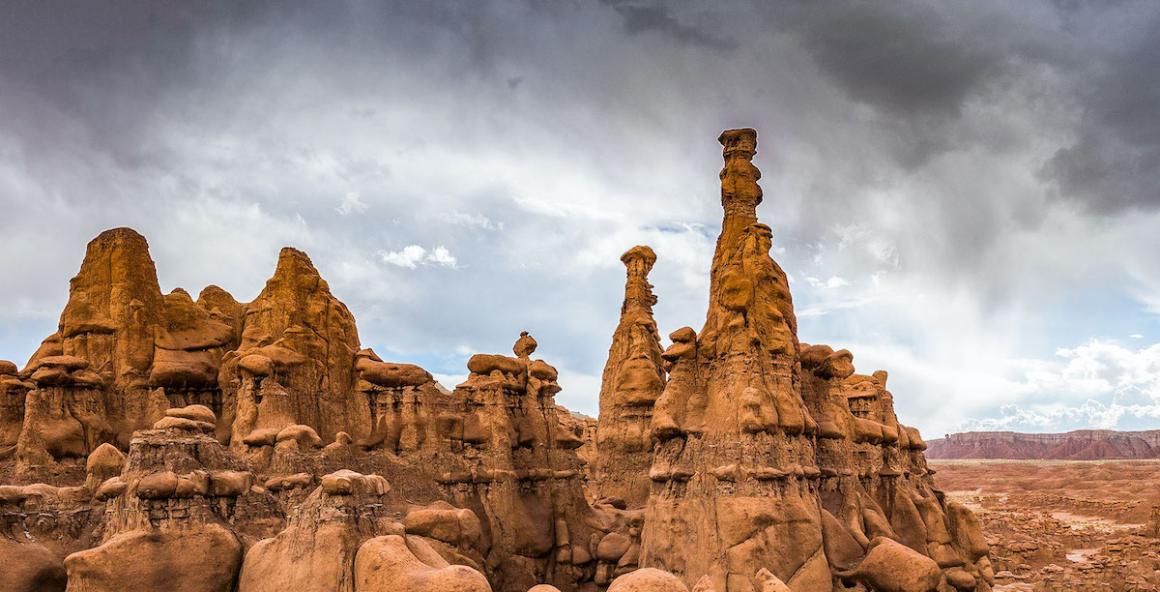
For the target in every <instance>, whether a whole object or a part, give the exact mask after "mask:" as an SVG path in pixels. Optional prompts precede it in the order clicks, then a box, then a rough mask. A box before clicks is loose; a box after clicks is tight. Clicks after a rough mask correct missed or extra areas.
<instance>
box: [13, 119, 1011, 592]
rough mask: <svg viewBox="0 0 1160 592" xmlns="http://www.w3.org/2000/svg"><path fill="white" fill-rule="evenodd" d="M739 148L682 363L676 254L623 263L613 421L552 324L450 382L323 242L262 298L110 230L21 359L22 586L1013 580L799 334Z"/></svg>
mask: <svg viewBox="0 0 1160 592" xmlns="http://www.w3.org/2000/svg"><path fill="white" fill-rule="evenodd" d="M720 141H721V143H722V145H723V147H724V150H723V156H724V159H725V167H724V169H723V170H722V172H721V204H722V207H723V209H724V219H723V223H722V229H721V236H720V237H719V239H718V241H717V245H716V251H715V254H714V258H713V262H712V267H711V272H710V299H709V307H708V311H707V313H706V318H705V323H704V325H703V327H702V329H701V331H700V333H699V334H698V333H697V332H696V331H694V330H693V329H692V328H690V327H683V328H679V329H676V330H675V331H672V332H671V333H669V339H670V340H671V345H669V347H668V348H667V349H663V350H662V346H661V340H660V337H659V336H660V331H659V329H658V327H657V324H656V321H655V320H654V318H653V311H652V309H653V306H654V305H655V304H656V302H657V300H656V297H655V295H654V294H653V287H652V286H651V285H650V284H649V282H648V274H649V271H650V269H651V268H652V266H653V264H654V263H655V261H656V254H655V253H653V251H652V250H651V249H650V248H648V247H643V246H638V247H633V248H632V249H630V250H629V251H628V252H626V253H625V254H624V256H623V257H622V262H623V263H624V264H625V267H626V282H625V297H624V304H623V306H622V308H621V316H620V322H619V323H618V325H617V327H616V329H615V331H614V332H613V336H612V344H611V347H610V348H609V355H608V361H607V364H606V367H605V371H604V376H603V383H602V387H601V393H600V401H599V403H600V417H599V419H598V420H593V419H591V418H587V417H584V416H580V415H578V414H574V413H572V412H570V411H568V410H567V409H564V408H563V407H561V406H559V405H557V404H556V394H557V393H559V392H560V390H561V385H560V382H559V375H558V372H557V371H556V369H555V368H554V367H553V366H552V365H550V364H549V363H548V362H546V361H544V360H541V359H536V358H534V357H533V355H534V354H535V351H536V349H537V342H536V340H535V338H533V337H532V336H531V335H529V334H528V333H527V332H524V333H521V334H520V336H519V338H518V339H517V340H516V342H515V345H514V346H513V348H512V353H513V355H511V356H509V355H502V354H476V355H474V356H471V358H470V359H469V360H468V361H467V368H468V371H469V374H468V377H467V379H466V380H465V381H464V382H463V383H462V384H459V385H457V386H456V387H455V388H454V390H448V389H446V388H444V387H443V386H442V385H440V384H439V383H438V382H436V381H435V379H434V377H433V376H432V375H431V373H429V372H427V371H426V370H424V369H423V368H421V367H419V366H416V365H413V364H408V363H404V362H400V361H390V360H384V359H383V358H382V357H380V356H379V355H378V354H376V353H375V351H374V350H372V349H370V348H364V347H363V346H362V344H361V343H360V341H359V337H358V330H357V327H356V324H355V320H354V317H353V315H352V314H351V312H350V311H349V310H348V309H347V307H346V306H345V305H344V304H343V303H342V302H341V301H340V300H339V299H338V298H337V297H336V296H335V295H334V294H332V293H331V291H330V288H329V286H328V285H327V283H326V281H325V280H323V279H322V277H321V275H320V274H319V272H318V270H317V269H316V268H315V267H314V265H313V263H312V262H311V261H310V259H309V257H307V256H306V254H305V253H302V252H301V251H297V250H295V249H291V248H286V249H283V250H282V252H281V253H280V255H279V258H278V263H277V267H276V269H275V271H274V275H273V276H272V277H271V278H270V279H269V281H268V282H267V283H266V285H265V287H264V289H263V290H262V292H261V293H260V294H259V295H258V296H257V298H256V299H255V300H254V301H253V302H250V303H243V302H239V301H237V300H236V299H234V298H233V297H232V296H231V295H230V294H228V293H226V292H225V291H224V290H222V289H221V288H217V287H215V286H210V287H207V288H205V289H204V290H202V292H201V293H200V295H199V296H198V298H197V299H196V300H194V299H193V298H192V297H191V296H190V295H189V293H187V292H185V291H184V290H182V289H180V288H178V289H175V290H172V291H171V292H169V293H168V294H163V293H162V292H161V290H160V287H159V285H158V282H157V275H156V270H155V269H154V265H153V261H152V260H151V258H150V257H149V253H148V246H147V244H146V242H145V239H144V238H143V237H141V236H140V235H138V234H137V233H135V232H133V231H131V230H128V229H116V230H111V231H108V232H106V233H103V234H101V235H100V236H98V237H97V238H96V239H94V240H93V241H92V242H91V243H90V245H89V248H88V252H87V253H86V256H85V260H84V262H83V263H82V265H81V269H80V272H79V273H78V274H77V277H76V278H74V279H73V282H72V285H71V287H70V292H69V301H68V305H67V306H66V308H65V311H64V313H63V314H62V315H61V321H60V324H59V330H58V331H57V332H56V333H55V334H53V335H51V336H49V337H48V338H47V339H46V340H45V341H44V342H43V343H42V344H41V346H40V348H39V349H38V350H37V351H36V353H35V354H34V355H33V356H32V357H31V359H30V360H29V363H28V364H27V365H26V366H25V368H23V369H18V368H17V367H16V365H15V364H12V363H8V362H0V479H3V481H2V482H0V563H2V564H3V565H4V566H5V569H4V570H0V587H3V588H4V589H12V590H60V589H63V588H64V587H65V586H67V589H68V590H70V591H73V592H111V591H113V590H159V589H166V590H177V591H182V590H190V591H194V590H196V591H216V590H220V591H222V592H227V591H233V590H237V591H239V592H267V591H276V590H291V589H292V590H318V591H320V592H321V591H328V592H329V591H340V592H374V591H380V590H381V591H386V590H401V589H407V590H418V591H428V592H453V591H454V592H471V591H478V592H485V591H489V590H494V591H496V592H527V591H528V590H535V591H536V592H540V591H543V592H600V591H602V590H607V591H610V592H634V591H639V592H664V591H669V592H687V591H688V590H693V591H694V592H785V591H786V590H792V591H794V592H833V591H835V590H862V591H865V592H873V591H878V592H883V591H892V590H898V591H910V590H916V591H918V590H922V591H926V590H938V592H951V591H952V590H955V591H959V592H968V591H973V592H987V591H988V590H990V585H991V583H992V581H993V575H994V569H992V566H991V564H990V558H989V556H988V555H989V553H988V552H989V548H988V545H987V542H986V540H985V539H984V538H983V536H982V532H981V530H980V526H979V522H978V520H977V519H976V518H975V516H974V515H973V514H972V513H971V512H970V511H969V510H968V509H967V508H965V507H964V506H962V505H959V504H957V503H955V502H953V501H949V500H948V499H947V498H946V497H945V496H944V495H943V493H942V492H941V491H939V490H938V489H937V488H935V487H934V484H933V481H932V479H931V471H930V470H929V469H928V468H927V465H926V458H925V456H924V453H923V451H924V449H925V448H926V443H925V442H924V441H923V440H922V437H921V436H920V435H919V433H918V431H917V430H915V429H914V428H910V427H907V426H905V425H903V424H901V423H900V422H899V419H898V417H897V416H896V414H895V411H894V404H893V395H892V394H891V393H890V391H889V390H888V389H887V384H888V376H887V374H886V373H885V372H883V371H878V372H874V373H872V374H859V373H858V372H857V371H856V369H855V367H854V358H853V355H852V354H851V353H850V352H848V351H846V350H838V351H834V350H833V349H832V348H830V347H828V346H824V345H808V344H803V343H800V342H799V340H798V337H797V320H796V317H795V314H794V309H793V301H792V298H791V295H790V288H789V282H788V278H787V275H786V273H785V272H784V271H783V270H782V269H781V268H780V267H779V266H778V264H777V263H776V262H775V261H774V260H773V259H772V258H771V257H770V255H769V251H770V248H771V245H772V231H771V230H770V228H769V227H768V226H766V225H765V224H762V223H761V222H759V221H758V219H757V210H756V208H757V206H758V204H759V203H761V200H762V193H761V188H760V187H759V186H758V184H757V181H758V179H759V178H760V173H759V172H758V170H757V168H756V167H754V166H753V164H752V159H753V157H754V155H755V153H756V147H757V136H756V132H754V131H753V130H748V129H743V130H729V131H726V132H725V133H723V134H722V135H721V137H720ZM10 564H11V565H16V566H18V567H17V568H16V569H8V566H9V565H10Z"/></svg>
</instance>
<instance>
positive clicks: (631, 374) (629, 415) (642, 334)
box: [593, 246, 665, 507]
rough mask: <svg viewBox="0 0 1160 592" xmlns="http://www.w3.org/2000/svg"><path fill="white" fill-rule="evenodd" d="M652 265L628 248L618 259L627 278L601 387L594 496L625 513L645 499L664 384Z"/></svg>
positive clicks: (645, 251) (650, 256)
mask: <svg viewBox="0 0 1160 592" xmlns="http://www.w3.org/2000/svg"><path fill="white" fill-rule="evenodd" d="M656 259H657V256H656V253H654V252H653V250H652V249H651V248H649V247H647V246H636V247H633V248H631V249H629V250H628V251H627V252H625V253H624V255H622V256H621V258H620V260H621V261H622V262H623V263H624V266H625V268H626V276H627V277H626V279H625V283H624V304H623V305H621V308H620V323H619V324H618V325H617V326H616V331H615V332H614V333H613V334H612V346H611V347H610V348H609V349H608V362H607V363H606V364H605V365H604V377H603V381H602V382H601V385H600V420H599V422H598V424H597V431H596V452H597V457H596V462H595V467H594V469H595V470H594V474H595V483H594V484H593V495H594V496H596V497H617V498H621V499H623V500H624V501H625V502H626V503H627V504H628V505H629V506H630V507H638V506H642V505H644V502H645V500H647V499H648V492H649V480H648V469H649V466H650V465H651V464H652V442H651V441H650V438H649V424H650V422H651V421H652V411H653V405H654V404H655V403H656V400H657V398H658V397H660V395H661V391H662V390H663V389H664V384H665V383H664V376H665V373H664V370H663V369H662V367H661V342H660V336H659V334H658V332H657V324H656V321H654V320H653V305H654V304H656V302H657V298H656V296H655V295H653V292H652V285H651V284H649V282H648V274H649V271H651V270H652V267H653V264H654V263H656Z"/></svg>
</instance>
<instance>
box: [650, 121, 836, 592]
mask: <svg viewBox="0 0 1160 592" xmlns="http://www.w3.org/2000/svg"><path fill="white" fill-rule="evenodd" d="M719 140H720V142H721V144H722V146H723V147H724V150H723V156H724V160H725V167H724V169H722V171H721V205H722V207H723V209H724V213H725V218H724V221H723V222H722V225H721V236H720V237H719V238H718V239H717V248H716V253H715V254H714V257H713V267H712V271H711V279H710V297H709V310H708V313H707V314H706V318H705V326H704V328H703V329H702V330H701V334H700V335H699V336H698V335H697V334H696V333H695V332H694V331H693V330H692V329H690V328H688V327H686V328H683V329H679V330H677V331H676V332H674V333H673V334H672V339H673V345H672V347H670V348H669V349H668V350H667V351H665V353H664V354H663V358H664V360H665V364H666V366H667V367H668V370H669V382H668V384H667V385H666V387H665V389H664V393H663V395H662V396H661V399H660V400H659V401H658V402H657V405H656V408H655V410H654V414H653V420H652V435H653V437H654V438H655V439H656V440H657V442H658V445H657V447H656V451H655V455H654V459H653V465H652V468H651V470H650V472H649V476H650V479H651V480H652V482H653V483H652V485H651V492H650V497H649V499H648V505H647V510H646V519H645V534H644V541H645V544H644V546H643V548H642V555H641V560H642V563H641V564H642V565H644V566H654V567H660V568H662V569H667V570H669V571H672V572H673V573H676V574H678V575H680V576H681V577H682V578H683V579H684V580H685V581H686V583H688V584H690V585H691V584H692V583H693V582H695V581H696V580H698V579H699V578H701V577H702V576H705V575H708V576H709V577H710V579H711V580H712V581H713V582H714V584H715V586H716V589H717V590H727V591H729V592H732V591H734V590H751V589H753V587H754V585H755V584H754V583H753V582H752V578H754V577H755V574H756V573H757V571H758V570H759V569H768V570H770V571H772V572H773V573H774V574H775V575H777V576H778V577H780V578H781V579H783V580H784V581H786V582H792V583H791V587H792V588H793V589H802V590H814V589H818V590H821V589H823V588H822V587H821V586H822V585H823V584H824V586H825V588H824V589H829V581H830V570H829V567H828V565H827V563H826V560H825V557H824V553H823V552H822V549H821V535H820V533H821V517H820V511H819V507H818V498H817V494H816V479H817V477H818V469H817V466H816V464H815V462H814V449H813V443H812V440H811V439H810V437H809V435H810V434H811V433H812V432H813V430H814V429H815V427H816V426H815V424H814V422H813V420H812V419H811V418H810V415H809V412H808V411H807V410H806V408H805V405H804V404H803V402H802V399H801V394H800V392H801V389H800V381H801V379H800V374H801V368H800V364H799V363H798V340H797V335H796V331H797V323H796V320H795V318H794V314H793V302H792V300H791V298H790V293H789V283H788V281H787V280H786V275H785V272H783V271H782V269H781V267H779V266H778V265H777V263H775V262H774V261H773V259H772V258H770V256H769V249H770V247H771V244H772V233H771V231H770V229H769V227H768V226H766V225H764V224H761V223H760V222H758V221H757V213H756V208H757V205H758V204H759V203H761V197H762V195H761V188H760V187H759V186H758V185H757V180H758V179H759V178H760V176H761V174H760V172H759V171H758V170H757V168H756V167H754V166H753V163H752V162H751V160H752V158H753V155H754V154H755V153H756V149H757V133H756V132H755V131H753V130H751V129H741V130H728V131H726V132H724V133H722V134H721V137H720V139H719ZM790 541H792V542H790Z"/></svg>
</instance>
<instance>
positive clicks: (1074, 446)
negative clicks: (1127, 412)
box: [926, 430, 1160, 460]
mask: <svg viewBox="0 0 1160 592" xmlns="http://www.w3.org/2000/svg"><path fill="white" fill-rule="evenodd" d="M927 446H928V448H927V451H926V456H927V458H932V459H955V458H975V459H1010V460H1034V459H1044V460H1113V459H1152V458H1160V430H1146V431H1140V432H1119V431H1115V430H1076V431H1072V432H1067V433H1063V434H1020V433H1017V432H966V433H962V434H950V435H948V436H946V437H944V438H936V439H932V440H927Z"/></svg>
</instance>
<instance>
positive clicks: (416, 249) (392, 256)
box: [381, 245, 427, 269]
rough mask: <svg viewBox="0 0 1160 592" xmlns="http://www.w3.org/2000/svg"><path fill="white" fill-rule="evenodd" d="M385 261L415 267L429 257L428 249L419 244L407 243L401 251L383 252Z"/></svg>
mask: <svg viewBox="0 0 1160 592" xmlns="http://www.w3.org/2000/svg"><path fill="white" fill-rule="evenodd" d="M381 256H382V258H383V261H384V262H386V263H390V264H391V265H398V266H399V267H406V268H408V269H415V268H416V267H418V266H419V264H420V263H422V262H423V260H424V259H425V258H426V257H427V249H424V248H423V247H420V246H419V245H407V246H405V247H403V250H401V251H389V252H384V253H382V255H381Z"/></svg>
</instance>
